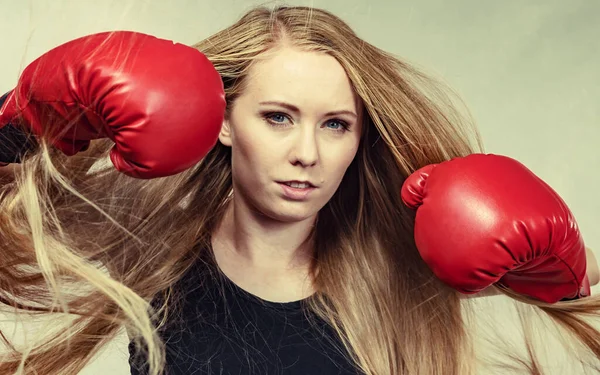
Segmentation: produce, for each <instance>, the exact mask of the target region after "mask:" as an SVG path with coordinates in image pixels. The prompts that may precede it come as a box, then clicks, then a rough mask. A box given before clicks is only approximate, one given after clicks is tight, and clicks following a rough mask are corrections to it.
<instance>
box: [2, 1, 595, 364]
mask: <svg viewBox="0 0 600 375" xmlns="http://www.w3.org/2000/svg"><path fill="white" fill-rule="evenodd" d="M263 3H264V2H257V1H250V0H248V1H239V0H215V1H213V0H210V1H208V0H171V1H168V2H167V1H150V0H123V1H121V0H112V1H109V0H80V1H76V0H25V1H15V0H0V35H1V36H2V37H0V51H1V52H0V68H1V69H0V92H6V91H8V90H10V89H11V88H12V87H13V85H14V84H15V82H16V81H17V78H18V75H19V73H20V71H21V70H22V69H23V68H24V67H25V66H26V64H28V63H29V62H31V61H32V60H33V59H35V58H36V57H37V56H39V55H40V54H42V53H44V52H46V51H47V50H49V49H51V48H53V47H55V46H57V45H59V44H61V43H63V42H66V41H68V40H70V39H73V38H76V37H80V36H83V35H86V34H90V33H94V32H99V31H106V30H119V29H120V30H134V31H139V32H145V33H149V34H153V35H156V36H158V37H161V38H166V39H172V40H174V41H177V42H181V43H186V44H192V43H195V42H197V41H199V40H201V39H204V38H206V37H208V36H209V35H211V34H212V33H214V32H216V31H218V30H219V29H222V28H224V27H226V26H228V25H229V24H231V23H233V22H234V21H235V20H236V19H237V18H238V17H240V16H241V15H242V14H243V13H244V12H245V11H246V10H248V9H249V8H250V7H251V6H253V5H256V4H263ZM278 3H279V2H277V3H274V2H270V3H264V4H268V5H272V4H278ZM287 4H293V5H312V6H316V7H321V8H325V9H327V10H330V11H332V12H334V13H335V14H337V15H338V16H340V17H342V18H343V19H344V20H346V21H347V22H348V23H349V24H350V25H351V26H352V27H353V28H354V29H355V30H356V31H357V32H358V34H359V35H360V36H361V37H363V38H364V39H366V40H367V41H369V42H371V43H372V44H374V45H376V46H378V47H381V48H383V49H386V50H388V51H390V52H392V53H394V54H396V55H398V56H400V57H403V58H404V59H406V60H407V61H409V62H412V63H413V64H416V65H418V66H419V67H421V68H424V69H425V70H426V71H428V72H430V73H431V74H434V75H436V76H438V77H442V78H443V79H444V80H445V81H446V82H447V83H448V84H449V85H450V86H452V87H453V88H454V89H455V90H456V91H457V92H458V93H459V94H460V96H461V97H462V98H463V99H464V101H465V102H466V104H467V105H468V107H469V109H470V110H471V112H472V114H473V116H474V117H475V119H476V121H477V123H478V125H479V127H480V130H481V133H482V135H483V139H484V142H485V145H486V151H487V152H491V153H499V154H504V155H508V156H511V157H513V158H515V159H518V160H520V161H522V162H523V163H525V164H526V165H527V166H528V167H529V168H531V169H532V170H533V171H534V172H535V173H536V174H537V175H539V176H540V177H541V178H543V179H544V180H545V181H547V182H548V183H549V184H550V185H551V186H552V187H554V189H556V190H557V191H558V193H559V194H560V195H561V196H562V197H563V198H564V199H565V201H566V202H567V203H568V204H569V206H570V207H571V209H572V210H573V212H574V213H575V216H576V218H577V220H578V222H579V225H580V227H581V230H582V232H583V234H584V236H585V239H586V242H587V244H588V245H589V246H591V247H592V248H595V251H596V254H597V256H598V257H599V258H600V250H599V249H600V230H599V228H598V225H599V224H600V200H599V199H598V196H597V191H598V186H599V183H600V177H598V173H600V151H599V145H600V109H599V108H600V107H599V106H598V100H599V99H598V98H599V97H600V68H599V67H600V44H599V43H598V39H599V38H600V22H598V14H600V2H598V1H592V0H588V1H585V0H571V1H556V0H528V1H514V0H504V1H501V2H500V1H496V2H492V1H486V2H482V1H475V0H472V1H467V0H461V1H452V2H448V1H442V0H428V1H419V2H409V1H385V0H313V1H289V2H287ZM516 183H517V182H516ZM594 291H595V292H596V293H598V292H600V289H598V288H594ZM126 342H127V339H126V337H125V336H124V335H122V336H121V337H120V338H119V339H118V340H115V343H114V345H112V346H111V347H109V348H108V349H107V351H105V352H103V353H102V355H101V357H100V358H99V359H98V360H97V361H95V362H94V363H93V364H91V365H90V367H89V368H88V369H86V370H85V371H84V372H83V373H84V374H88V375H92V374H107V373H110V374H126V373H128V372H127V371H128V370H127V353H126V351H127V348H126Z"/></svg>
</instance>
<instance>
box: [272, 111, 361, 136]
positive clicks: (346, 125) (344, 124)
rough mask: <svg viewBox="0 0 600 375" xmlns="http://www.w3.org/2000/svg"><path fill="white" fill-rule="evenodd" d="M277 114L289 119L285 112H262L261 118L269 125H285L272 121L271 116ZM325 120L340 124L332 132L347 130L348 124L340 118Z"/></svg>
mask: <svg viewBox="0 0 600 375" xmlns="http://www.w3.org/2000/svg"><path fill="white" fill-rule="evenodd" d="M275 115H278V116H283V117H285V118H286V119H288V120H290V117H289V116H288V115H286V114H285V113H281V112H267V113H264V114H263V118H264V119H265V121H267V122H268V123H269V124H270V125H272V126H280V127H281V126H286V125H287V124H283V123H281V122H276V121H272V120H271V117H273V116H275ZM327 122H337V123H338V124H340V128H339V129H331V130H333V131H334V132H339V133H345V132H347V131H348V130H349V128H350V126H349V125H348V123H347V122H346V121H343V120H340V119H336V118H334V119H331V120H328V121H327Z"/></svg>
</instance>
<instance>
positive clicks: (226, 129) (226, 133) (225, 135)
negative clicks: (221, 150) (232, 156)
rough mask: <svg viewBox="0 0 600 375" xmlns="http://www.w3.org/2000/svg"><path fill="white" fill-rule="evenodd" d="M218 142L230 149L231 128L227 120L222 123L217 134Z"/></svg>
mask: <svg viewBox="0 0 600 375" xmlns="http://www.w3.org/2000/svg"><path fill="white" fill-rule="evenodd" d="M219 141H220V142H221V143H222V144H223V145H224V146H229V147H231V127H230V126H229V121H228V120H224V121H223V126H221V132H220V133H219Z"/></svg>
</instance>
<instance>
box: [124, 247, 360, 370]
mask: <svg viewBox="0 0 600 375" xmlns="http://www.w3.org/2000/svg"><path fill="white" fill-rule="evenodd" d="M206 258H208V257H206ZM177 286H180V288H178V289H181V292H179V291H178V293H183V300H182V305H181V307H180V309H181V310H180V311H181V314H175V315H174V316H175V317H171V318H169V319H168V323H167V324H166V325H165V327H164V328H162V329H161V331H160V335H161V337H162V338H163V340H164V341H165V345H166V362H167V365H166V375H183V374H185V375H209V374H210V375H309V374H323V375H358V374H361V372H360V371H359V370H357V369H356V367H355V366H354V365H353V364H352V362H351V361H350V360H349V359H348V355H347V352H346V351H345V350H344V347H343V345H342V344H341V341H340V340H339V338H338V337H337V335H336V334H335V333H334V331H333V329H331V327H330V326H329V325H328V324H326V323H325V322H324V321H322V320H320V319H318V318H317V317H316V316H314V315H312V314H310V313H305V309H303V306H302V305H303V302H304V301H296V302H288V303H276V302H269V301H265V300H263V299H261V298H259V297H257V296H255V295H253V294H250V293H249V292H247V291H245V290H243V289H241V288H240V287H238V286H237V285H236V284H235V283H233V282H232V281H231V280H230V279H229V278H227V276H225V275H224V274H223V273H222V272H221V271H220V270H219V269H218V267H216V266H215V263H214V261H211V260H209V259H202V260H201V261H198V262H196V264H195V265H194V267H192V268H191V270H190V272H188V273H187V274H186V276H184V277H183V279H182V280H181V282H180V283H178V284H177ZM129 352H130V361H129V362H130V365H131V374H132V375H142V374H146V373H147V367H146V365H145V364H144V363H143V362H144V361H143V360H142V358H143V357H137V358H134V356H133V353H134V352H133V344H132V343H130V345H129Z"/></svg>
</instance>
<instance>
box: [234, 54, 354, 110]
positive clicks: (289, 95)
mask: <svg viewBox="0 0 600 375" xmlns="http://www.w3.org/2000/svg"><path fill="white" fill-rule="evenodd" d="M244 91H245V93H246V94H248V95H250V96H252V97H253V98H254V99H256V100H282V101H286V102H290V104H294V105H296V106H299V107H302V106H306V107H309V108H313V107H319V106H327V107H328V110H329V109H331V108H330V107H331V106H336V107H343V108H340V109H353V110H356V104H357V103H356V96H355V94H354V90H353V89H352V85H351V83H350V79H349V78H348V76H347V74H346V72H345V70H344V68H343V67H342V66H341V65H340V63H339V62H338V61H337V60H336V59H335V58H334V57H333V56H330V55H328V54H325V53H321V52H310V51H302V50H298V49H296V48H291V47H281V48H277V49H276V50H274V51H271V52H268V53H265V55H264V56H263V57H262V58H260V59H259V60H257V61H256V62H255V63H254V64H253V66H252V68H251V69H250V71H249V74H248V77H247V80H246V88H245V90H244Z"/></svg>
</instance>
